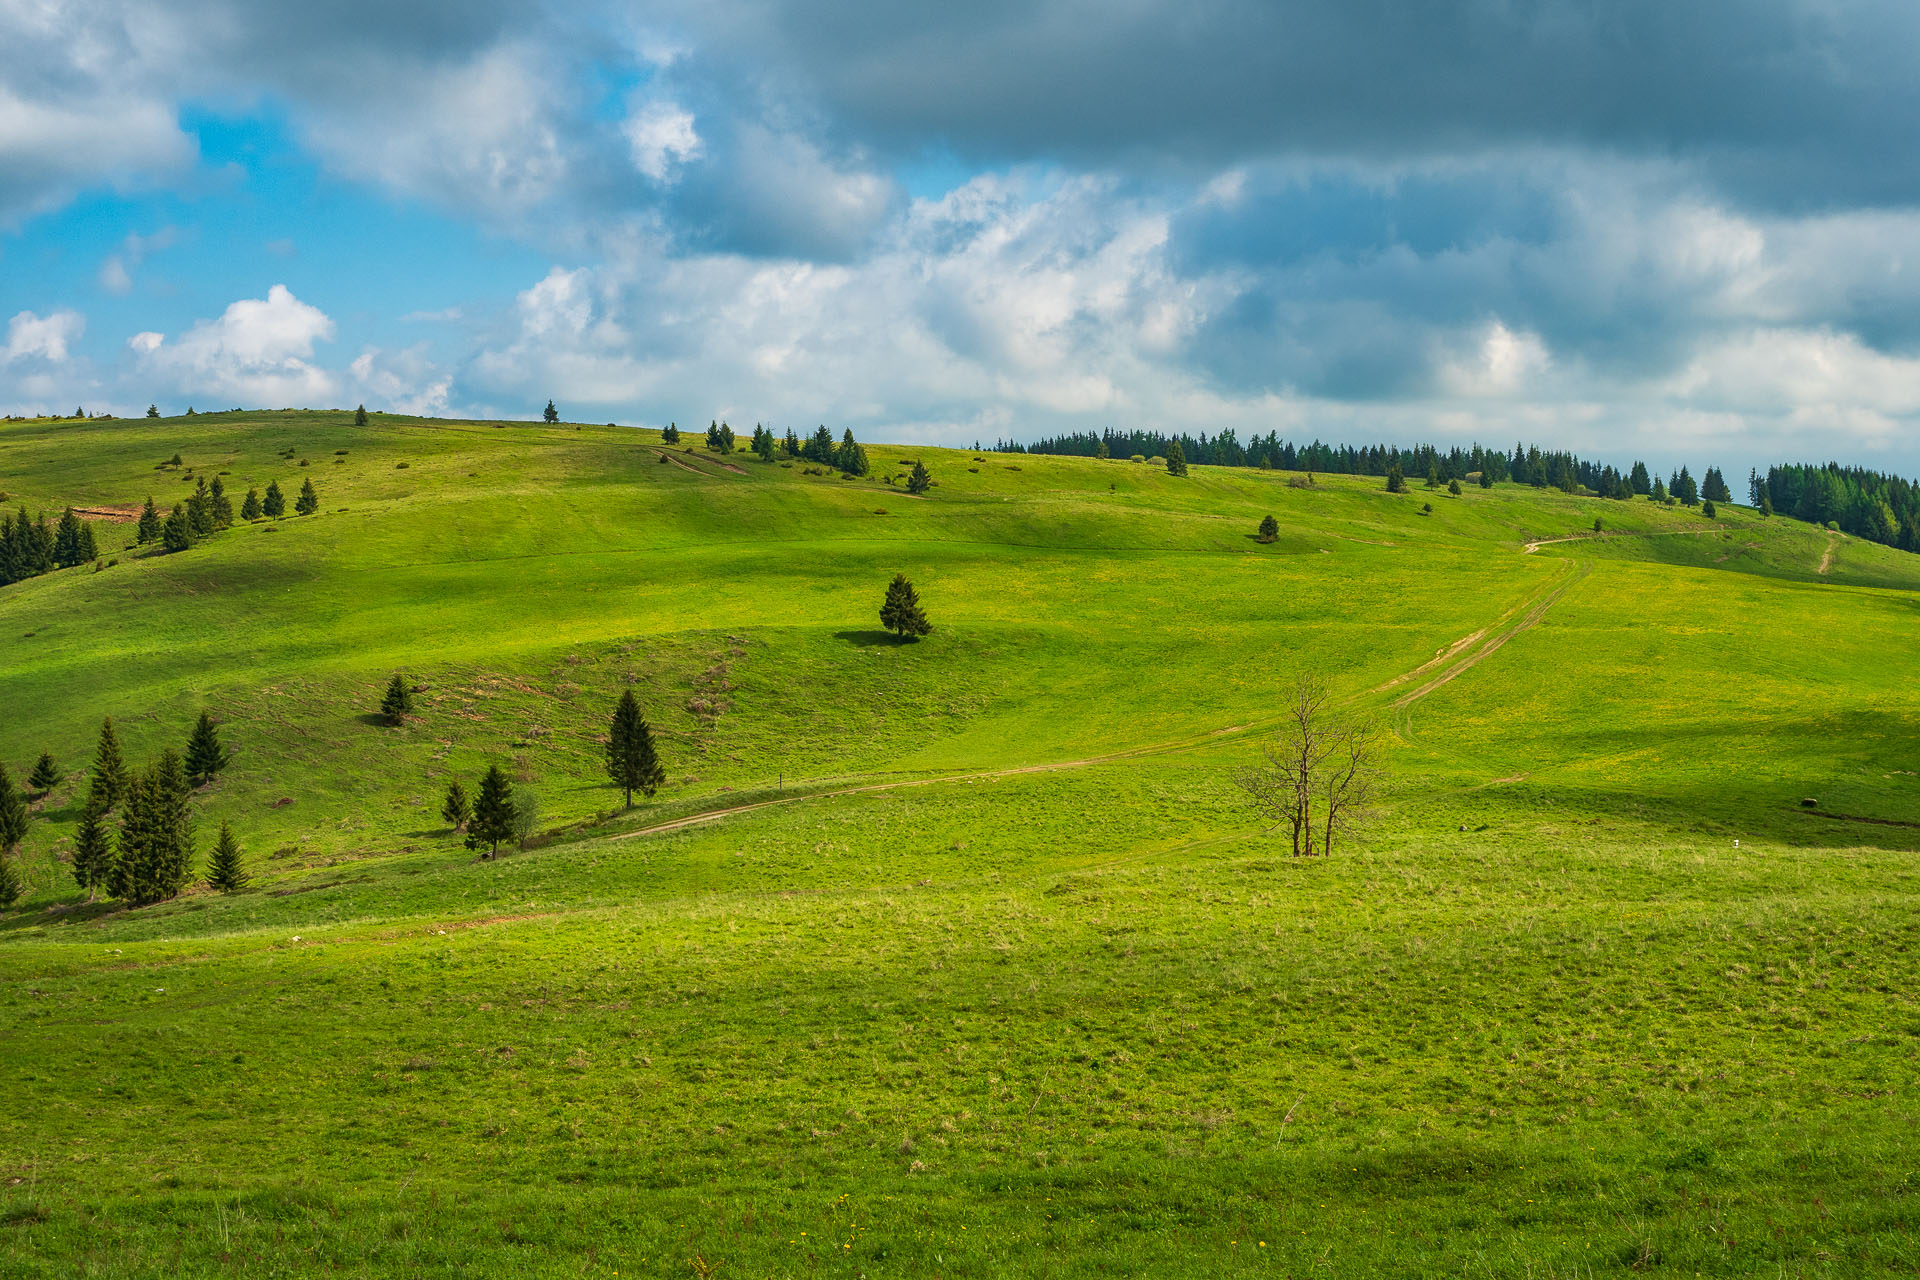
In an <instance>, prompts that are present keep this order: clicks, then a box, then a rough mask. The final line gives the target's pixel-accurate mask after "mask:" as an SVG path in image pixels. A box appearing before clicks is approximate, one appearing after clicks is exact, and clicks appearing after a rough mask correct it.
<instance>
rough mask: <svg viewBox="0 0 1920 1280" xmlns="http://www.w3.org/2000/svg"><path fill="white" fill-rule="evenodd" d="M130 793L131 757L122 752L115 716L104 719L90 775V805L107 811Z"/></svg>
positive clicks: (95, 808) (97, 809) (102, 811)
mask: <svg viewBox="0 0 1920 1280" xmlns="http://www.w3.org/2000/svg"><path fill="white" fill-rule="evenodd" d="M126 794H127V761H126V757H124V756H122V755H121V754H120V735H119V734H117V733H115V732H114V731H113V717H112V716H108V717H107V718H106V719H104V720H102V721H101V722H100V745H99V746H97V747H95V748H94V752H93V769H92V770H91V771H90V773H89V775H88V778H87V809H88V811H89V812H92V813H105V812H107V811H108V810H109V809H111V808H113V807H114V806H115V805H117V804H119V803H120V801H121V799H122V798H123V797H124V796H125V795H126Z"/></svg>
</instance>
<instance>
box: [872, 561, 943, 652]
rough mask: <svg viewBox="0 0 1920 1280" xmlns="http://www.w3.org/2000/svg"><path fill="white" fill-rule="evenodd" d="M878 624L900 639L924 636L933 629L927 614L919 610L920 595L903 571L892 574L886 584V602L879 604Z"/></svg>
mask: <svg viewBox="0 0 1920 1280" xmlns="http://www.w3.org/2000/svg"><path fill="white" fill-rule="evenodd" d="M880 625H881V626H883V627H885V628H886V629H887V630H889V631H891V632H894V633H895V634H896V635H898V636H900V637H901V638H902V639H905V638H907V637H908V636H924V635H926V634H927V633H928V632H930V631H932V630H933V625H932V624H931V623H929V622H928V621H927V615H926V614H924V613H922V612H921V611H920V597H919V595H918V594H916V593H915V591H914V589H913V584H912V583H911V582H908V581H907V576H906V575H905V574H903V573H896V574H894V575H893V581H892V582H889V583H888V584H887V599H886V603H884V604H882V605H881V606H880Z"/></svg>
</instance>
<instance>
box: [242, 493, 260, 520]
mask: <svg viewBox="0 0 1920 1280" xmlns="http://www.w3.org/2000/svg"><path fill="white" fill-rule="evenodd" d="M265 514H266V512H265V510H264V508H262V507H261V505H260V491H259V490H258V489H248V490H247V496H246V498H245V500H244V501H242V502H241V503H240V518H241V519H242V520H258V519H259V518H260V517H261V516H262V515H265Z"/></svg>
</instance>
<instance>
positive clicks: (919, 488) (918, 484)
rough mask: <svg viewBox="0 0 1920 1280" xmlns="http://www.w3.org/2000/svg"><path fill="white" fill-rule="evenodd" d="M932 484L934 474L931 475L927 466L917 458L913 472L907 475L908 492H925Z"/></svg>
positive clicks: (914, 461)
mask: <svg viewBox="0 0 1920 1280" xmlns="http://www.w3.org/2000/svg"><path fill="white" fill-rule="evenodd" d="M932 485H933V476H932V475H930V474H929V473H928V471H927V469H926V467H925V466H924V465H922V464H921V462H920V459H918V458H915V459H914V460H913V472H912V474H911V475H909V476H908V477H907V492H908V493H925V492H926V491H927V490H928V489H929V488H930V487H932Z"/></svg>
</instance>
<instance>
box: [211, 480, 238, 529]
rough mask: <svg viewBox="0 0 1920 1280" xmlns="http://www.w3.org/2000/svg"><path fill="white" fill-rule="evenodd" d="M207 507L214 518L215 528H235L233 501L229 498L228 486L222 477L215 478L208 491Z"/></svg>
mask: <svg viewBox="0 0 1920 1280" xmlns="http://www.w3.org/2000/svg"><path fill="white" fill-rule="evenodd" d="M207 507H208V510H209V511H210V512H211V513H212V516H213V527H214V528H216V529H230V528H232V527H233V499H232V498H229V497H228V496H227V486H226V485H224V484H222V483H221V482H220V477H219V476H215V477H214V478H213V484H212V485H211V486H209V487H208V489H207Z"/></svg>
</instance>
